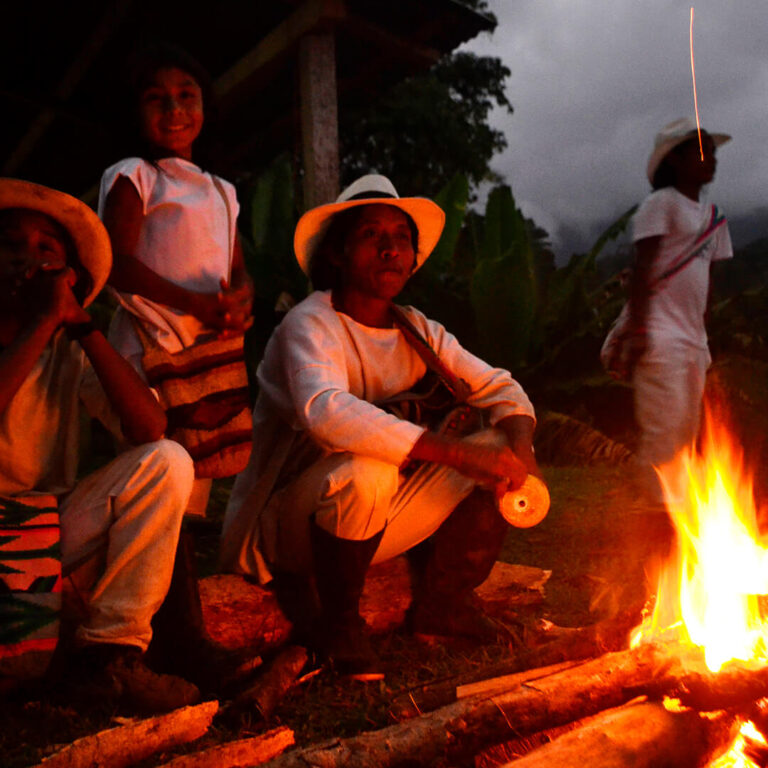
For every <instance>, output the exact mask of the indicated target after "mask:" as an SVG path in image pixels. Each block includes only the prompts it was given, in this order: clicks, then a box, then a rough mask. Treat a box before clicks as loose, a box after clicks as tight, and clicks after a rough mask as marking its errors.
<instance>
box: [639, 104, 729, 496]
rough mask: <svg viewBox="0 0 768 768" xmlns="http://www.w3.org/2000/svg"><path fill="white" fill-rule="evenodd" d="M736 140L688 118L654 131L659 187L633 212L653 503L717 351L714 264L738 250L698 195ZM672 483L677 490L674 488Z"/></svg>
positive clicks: (693, 428) (643, 424) (644, 455)
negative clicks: (712, 344) (721, 153)
mask: <svg viewBox="0 0 768 768" xmlns="http://www.w3.org/2000/svg"><path fill="white" fill-rule="evenodd" d="M729 139H730V136H727V135H725V134H722V133H712V134H710V133H708V132H707V131H704V130H702V131H701V145H700V144H699V133H698V130H697V126H696V122H695V121H694V120H692V119H690V118H682V119H679V120H675V121H674V122H672V123H669V125H666V126H664V128H662V129H661V131H660V132H659V133H658V134H657V135H656V139H655V142H654V148H653V150H652V152H651V155H650V158H649V159H648V167H647V175H648V180H649V181H650V183H651V186H652V187H653V190H654V191H653V192H652V193H651V194H650V195H649V196H648V197H647V198H646V199H645V200H644V201H643V203H642V204H641V205H640V207H639V208H638V210H637V212H636V213H635V215H634V218H633V220H632V240H633V242H634V246H635V270H634V275H633V279H632V283H631V286H630V298H629V302H628V322H627V332H626V333H627V343H628V348H629V355H628V356H629V359H630V365H631V370H632V386H633V388H634V403H635V417H636V420H637V423H638V425H639V427H640V441H639V445H638V448H637V452H636V457H635V459H636V469H637V472H638V480H639V483H640V485H641V487H642V489H643V490H645V491H646V492H647V493H648V494H649V495H650V497H651V500H652V501H654V502H663V501H664V498H663V494H662V490H661V487H660V485H659V482H658V480H657V478H656V475H655V472H654V470H653V467H659V466H661V465H664V464H666V463H668V462H670V461H672V460H673V459H674V457H675V456H676V454H677V453H678V452H679V451H680V449H682V448H684V447H685V446H686V445H690V444H691V442H692V441H693V440H695V439H696V436H697V434H698V429H699V418H700V411H701V401H702V396H703V393H704V384H705V378H706V372H707V368H708V367H709V365H710V363H711V361H712V358H711V357H710V354H709V348H708V345H707V333H706V329H705V326H704V315H705V312H706V308H707V300H708V296H709V291H710V277H711V266H712V264H713V263H714V262H716V261H720V260H722V259H729V258H731V257H732V256H733V248H732V246H731V237H730V234H729V232H728V226H727V224H726V221H725V217H724V216H723V215H722V214H721V213H720V211H719V210H718V209H717V207H716V206H714V205H711V204H710V203H707V202H705V201H704V200H703V199H702V188H703V187H704V186H705V185H706V184H709V183H710V182H711V181H712V179H713V178H714V176H715V168H716V165H717V163H716V160H715V152H716V149H717V147H719V146H721V145H722V144H724V143H725V142H727V141H728V140H729ZM673 492H674V491H673Z"/></svg>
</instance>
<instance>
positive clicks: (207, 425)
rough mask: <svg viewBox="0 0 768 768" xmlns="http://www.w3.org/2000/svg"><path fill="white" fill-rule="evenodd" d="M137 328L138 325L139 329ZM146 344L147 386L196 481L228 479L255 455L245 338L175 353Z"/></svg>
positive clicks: (169, 433)
mask: <svg viewBox="0 0 768 768" xmlns="http://www.w3.org/2000/svg"><path fill="white" fill-rule="evenodd" d="M137 325H138V324H137ZM140 338H142V341H143V343H144V356H143V358H142V362H143V365H144V372H145V374H146V376H147V381H148V382H149V384H150V386H151V387H154V389H155V390H156V391H157V393H158V396H159V398H160V403H161V405H162V406H163V407H164V408H165V412H166V415H167V417H168V432H167V436H168V437H169V438H170V439H171V440H176V441H177V442H179V443H181V444H182V445H183V446H184V447H185V448H186V449H187V451H189V454H190V455H191V456H192V459H193V460H194V462H195V475H196V476H197V477H229V476H230V475H235V474H237V473H238V472H240V470H242V469H243V468H244V467H245V465H246V464H247V463H248V457H249V456H250V453H251V439H252V437H251V435H252V419H251V402H250V391H249V388H248V374H247V371H246V367H245V355H244V351H243V337H242V336H237V337H234V338H231V339H215V338H214V339H211V340H210V341H203V342H200V343H198V344H195V345H194V346H192V347H187V348H186V349H183V350H181V351H180V352H177V353H175V354H171V353H169V352H167V351H166V350H165V349H163V348H162V347H159V346H157V345H156V344H154V343H151V342H150V341H149V339H148V336H147V335H146V334H144V333H141V334H140Z"/></svg>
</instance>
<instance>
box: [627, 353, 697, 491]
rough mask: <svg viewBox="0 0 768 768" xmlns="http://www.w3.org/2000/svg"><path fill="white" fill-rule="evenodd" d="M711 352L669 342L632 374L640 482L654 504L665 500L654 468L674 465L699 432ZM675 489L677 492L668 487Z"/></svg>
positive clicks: (636, 467)
mask: <svg viewBox="0 0 768 768" xmlns="http://www.w3.org/2000/svg"><path fill="white" fill-rule="evenodd" d="M711 360H712V359H711V357H710V355H709V351H708V350H707V349H700V348H698V347H693V346H690V345H685V344H679V345H674V344H671V345H669V346H665V347H658V348H653V347H651V348H649V350H648V351H647V352H646V353H645V354H644V355H643V356H642V357H641V358H640V360H639V361H638V362H637V364H636V366H635V369H634V371H633V375H632V386H633V388H634V403H635V419H636V420H637V424H638V426H639V427H640V441H639V443H638V446H637V451H636V454H635V461H634V463H635V469H636V472H637V474H638V478H637V479H638V482H639V483H640V485H641V487H643V488H644V489H646V490H647V491H648V492H649V493H650V494H651V496H652V497H653V498H654V500H655V501H659V502H662V501H664V498H663V494H662V491H661V487H660V485H659V481H658V479H657V477H656V473H655V471H654V470H653V467H661V466H663V465H665V464H668V463H669V462H671V461H672V460H673V459H674V458H675V457H676V456H677V455H678V454H679V452H680V450H681V449H683V448H685V447H687V446H689V445H691V444H692V443H693V441H695V440H696V437H697V435H698V432H699V424H700V420H701V401H702V397H703V395H704V385H705V383H706V375H707V368H709V364H710V362H711ZM670 490H673V489H670Z"/></svg>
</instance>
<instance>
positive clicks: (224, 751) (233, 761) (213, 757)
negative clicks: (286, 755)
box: [159, 727, 294, 768]
mask: <svg viewBox="0 0 768 768" xmlns="http://www.w3.org/2000/svg"><path fill="white" fill-rule="evenodd" d="M293 743H294V738H293V731H292V730H291V729H290V728H284V727H283V728H275V729H274V730H271V731H267V733H262V734H261V735H259V736H254V737H252V738H250V739H239V740H238V741H231V742H229V743H228V744H220V745H219V746H217V747H211V749H205V750H203V751H202V752H197V753H195V754H190V755H181V756H180V757H177V758H174V759H173V760H171V761H170V762H169V763H163V764H162V766H160V767H159V768H223V766H226V768H250V766H252V765H261V764H262V763H265V762H266V761H267V760H271V759H272V758H273V757H276V756H277V755H279V754H280V753H281V752H283V751H284V750H286V749H287V748H288V747H290V746H291V745H292V744H293Z"/></svg>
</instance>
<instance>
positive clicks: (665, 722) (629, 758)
mask: <svg viewBox="0 0 768 768" xmlns="http://www.w3.org/2000/svg"><path fill="white" fill-rule="evenodd" d="M737 733H738V723H737V718H736V716H735V715H733V714H728V713H719V715H718V716H717V717H715V718H708V717H702V716H701V715H699V714H698V713H697V712H694V711H692V710H686V711H681V712H670V711H668V710H667V709H665V708H664V706H663V705H662V704H660V703H658V702H642V703H635V704H630V705H628V706H624V707H620V708H619V709H613V710H610V711H608V712H603V713H601V714H600V715H598V716H597V717H594V718H591V719H590V720H589V722H588V723H586V724H584V725H582V726H580V727H578V728H577V729H576V730H573V731H570V732H569V733H566V734H564V735H562V736H560V737H558V738H557V739H555V740H554V741H552V742H551V743H549V744H546V745H544V746H543V747H539V748H538V749H535V750H533V751H532V752H530V753H529V754H527V755H525V756H524V757H521V758H519V759H517V760H514V761H512V762H510V763H507V764H506V765H505V766H503V768H572V766H574V765H588V766H589V767H590V768H617V766H632V768H665V766H669V768H695V767H698V766H705V765H708V764H709V763H710V762H711V761H712V760H713V759H714V758H716V757H718V756H719V755H721V754H723V753H724V752H725V751H726V750H727V749H728V747H729V745H730V744H731V743H732V742H733V740H734V738H735V737H736V734H737Z"/></svg>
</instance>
